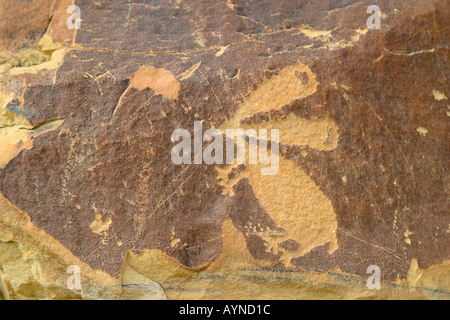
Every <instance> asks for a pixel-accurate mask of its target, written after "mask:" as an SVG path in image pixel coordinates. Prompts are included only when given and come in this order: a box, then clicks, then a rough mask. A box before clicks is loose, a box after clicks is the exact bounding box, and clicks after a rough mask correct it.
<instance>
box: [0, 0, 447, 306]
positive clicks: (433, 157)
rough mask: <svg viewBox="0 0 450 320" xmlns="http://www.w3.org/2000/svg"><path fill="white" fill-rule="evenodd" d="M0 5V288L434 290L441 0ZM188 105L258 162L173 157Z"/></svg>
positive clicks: (416, 294) (441, 190)
mask: <svg viewBox="0 0 450 320" xmlns="http://www.w3.org/2000/svg"><path fill="white" fill-rule="evenodd" d="M7 2H8V3H9V6H6V5H5V4H3V3H2V5H0V14H1V16H2V18H3V20H2V22H1V24H0V31H1V32H2V34H1V39H0V41H1V42H0V50H3V51H0V63H2V64H1V65H0V72H1V75H0V105H1V107H0V151H1V153H0V193H1V195H2V196H0V277H1V278H2V282H0V291H1V292H3V296H4V297H5V298H17V299H26V298H57V299H62V298H74V299H75V298H85V299H96V298H115V299H126V298H155V299H163V298H178V299H183V298H233V299H240V298H265V299H271V298H295V299H302V298H304V299H307V298H335V299H340V298H440V299H448V298H450V283H449V282H450V275H449V273H450V269H449V258H450V245H449V232H450V229H449V228H450V219H449V218H450V216H449V203H448V196H449V175H448V169H449V152H450V150H449V143H448V142H449V133H448V132H449V117H450V107H449V102H448V98H447V97H450V92H449V86H448V76H449V70H450V68H449V67H450V66H449V49H448V41H449V37H450V35H449V28H448V21H449V19H450V16H449V12H448V8H449V3H448V1H444V0H439V1H438V0H435V1H433V0H412V1H401V0H394V1H387V0H385V1H382V0H379V1H361V0H335V1H325V0H323V1H308V0H299V1H288V0H276V1H274V0H261V1H240V0H228V1H225V0H215V1H211V0H199V1H193V0H192V1H155V0H139V1H138V0H117V1H106V0H96V1H91V0H76V1H69V0H57V1H53V0H51V1H50V0H48V1H44V0H42V1H36V0H31V1H29V2H23V1H18V0H8V1H7ZM21 2H23V3H21ZM373 2H375V3H373ZM71 4H76V5H77V6H79V7H80V9H81V18H82V22H81V29H79V30H76V29H73V30H70V29H68V28H67V25H66V20H67V19H68V18H69V16H70V14H68V13H67V12H66V9H67V7H68V6H69V5H71ZM372 4H377V5H378V6H379V7H380V8H381V11H382V21H381V29H380V30H369V29H368V28H367V24H366V21H367V19H368V17H369V16H370V14H368V13H367V12H366V10H367V7H368V6H369V5H372ZM12 8H14V10H12ZM30 11H33V13H32V14H30ZM11 12H13V13H14V14H12V13H11ZM30 15H32V16H33V18H32V19H30V20H27V19H28V18H27V17H28V16H30ZM5 19H6V21H5ZM16 22H20V23H16ZM194 121H202V123H203V129H204V130H206V129H209V128H218V129H220V130H221V131H222V132H225V129H238V128H242V129H249V128H254V129H279V130H280V164H279V165H280V167H279V172H278V173H277V174H276V175H273V176H263V175H261V169H262V168H263V167H264V165H261V164H258V165H251V164H247V165H242V166H236V165H234V166H233V165H221V166H216V165H208V164H191V165H175V164H173V162H172V160H171V150H172V148H173V146H174V145H175V143H174V142H173V141H172V140H171V135H172V132H173V131H174V130H175V129H177V128H184V129H187V130H189V131H190V132H192V133H193V129H194ZM70 265H78V266H79V267H80V268H81V280H82V281H81V282H82V289H81V290H70V289H69V288H67V286H66V281H67V278H68V276H69V275H68V274H67V273H66V270H67V267H68V266H70ZM370 265H376V266H378V267H379V268H380V270H381V277H382V286H381V289H380V290H369V289H368V288H367V287H366V279H367V277H368V276H369V275H368V274H367V273H366V271H367V268H368V267H369V266H370Z"/></svg>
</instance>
